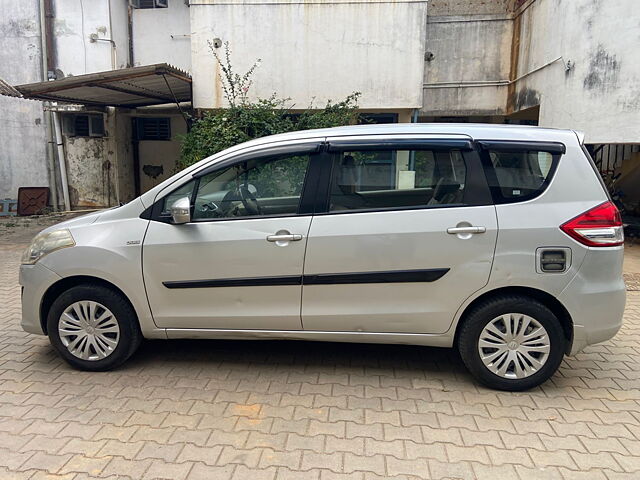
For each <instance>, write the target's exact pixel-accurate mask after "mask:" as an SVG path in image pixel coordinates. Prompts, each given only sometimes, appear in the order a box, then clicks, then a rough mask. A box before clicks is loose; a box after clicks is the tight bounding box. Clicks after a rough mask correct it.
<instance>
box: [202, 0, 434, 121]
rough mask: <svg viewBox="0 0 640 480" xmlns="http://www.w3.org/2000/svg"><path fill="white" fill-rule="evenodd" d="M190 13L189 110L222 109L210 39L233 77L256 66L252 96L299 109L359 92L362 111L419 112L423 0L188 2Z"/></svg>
mask: <svg viewBox="0 0 640 480" xmlns="http://www.w3.org/2000/svg"><path fill="white" fill-rule="evenodd" d="M190 8H191V30H192V37H191V45H192V62H193V80H194V106H195V107H196V108H215V107H222V106H224V103H223V95H222V89H221V86H220V80H219V78H218V68H217V65H216V62H215V61H214V58H213V56H212V54H211V51H210V50H209V46H208V44H207V41H209V40H213V39H214V38H220V39H221V40H222V41H223V42H227V41H228V42H229V43H230V45H231V50H232V52H233V54H232V62H233V67H234V69H235V70H236V71H237V72H239V73H244V72H245V71H247V70H248V69H249V67H250V66H251V65H252V64H253V63H254V62H255V61H256V60H257V59H258V58H260V59H261V60H262V62H261V64H260V66H259V67H258V69H257V70H256V72H255V76H254V77H253V79H254V84H253V87H252V91H251V92H250V93H251V95H252V96H253V97H269V96H271V95H272V94H273V93H274V92H276V93H277V94H278V95H279V96H280V97H288V98H291V103H292V104H294V105H296V106H297V107H298V108H306V107H308V106H309V105H310V104H311V103H312V102H313V103H314V104H315V105H324V104H325V103H326V102H327V101H328V100H342V99H344V98H345V97H346V96H347V95H349V94H351V93H353V92H361V93H362V96H361V98H360V100H359V104H360V106H361V107H362V108H374V109H385V108H388V109H409V108H419V107H421V106H422V88H421V85H422V81H423V70H424V42H425V29H426V11H427V3H426V1H424V0H404V1H401V0H386V1H385V0H349V1H347V0H333V1H330V0H328V1H324V2H318V1H310V0H296V1H283V0H262V1H255V0H228V1H225V2H217V1H215V0H191V7H190ZM219 52H220V53H222V54H223V53H224V52H223V49H219Z"/></svg>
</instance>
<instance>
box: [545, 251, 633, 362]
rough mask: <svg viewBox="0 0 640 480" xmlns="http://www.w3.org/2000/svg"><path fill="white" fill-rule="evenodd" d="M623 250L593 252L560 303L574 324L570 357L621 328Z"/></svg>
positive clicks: (588, 255) (562, 295) (623, 304)
mask: <svg viewBox="0 0 640 480" xmlns="http://www.w3.org/2000/svg"><path fill="white" fill-rule="evenodd" d="M622 260H623V249H622V247H612V248H598V249H590V252H589V253H588V254H587V256H586V257H585V260H584V262H583V264H582V265H581V267H580V270H579V271H578V273H577V275H576V276H575V277H574V278H573V280H571V282H569V284H568V285H567V286H566V287H565V289H564V290H563V291H562V293H561V294H560V295H559V297H558V300H560V302H562V304H563V305H564V306H565V307H566V308H567V310H568V311H569V314H570V315H571V318H572V320H573V342H572V344H571V348H570V351H569V355H575V354H576V353H578V352H580V351H581V350H582V349H583V348H584V347H586V346H587V345H592V344H594V343H600V342H604V341H606V340H609V339H610V338H612V337H613V336H614V335H615V334H616V333H618V330H620V327H621V326H622V317H623V314H624V307H625V302H626V287H625V284H624V280H623V278H622Z"/></svg>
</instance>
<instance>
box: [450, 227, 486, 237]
mask: <svg viewBox="0 0 640 480" xmlns="http://www.w3.org/2000/svg"><path fill="white" fill-rule="evenodd" d="M486 231H487V228H486V227H451V228H447V233H450V234H451V235H457V234H459V233H485V232H486Z"/></svg>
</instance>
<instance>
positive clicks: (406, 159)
mask: <svg viewBox="0 0 640 480" xmlns="http://www.w3.org/2000/svg"><path fill="white" fill-rule="evenodd" d="M332 176H333V178H332V182H331V191H330V203H329V211H332V212H336V211H344V210H370V209H393V208H411V207H428V206H434V207H437V206H450V205H460V204H462V203H463V197H464V191H465V183H466V176H467V169H466V166H465V161H464V158H463V155H462V152H460V151H458V150H449V151H431V150H386V151H380V150H373V151H366V150H360V151H346V152H340V153H339V154H338V155H336V158H335V160H334V166H333V175H332Z"/></svg>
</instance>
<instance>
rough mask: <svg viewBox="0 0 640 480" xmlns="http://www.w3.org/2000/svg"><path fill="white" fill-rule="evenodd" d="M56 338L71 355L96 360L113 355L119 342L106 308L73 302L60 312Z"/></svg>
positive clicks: (114, 324)
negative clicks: (58, 337) (57, 337)
mask: <svg viewBox="0 0 640 480" xmlns="http://www.w3.org/2000/svg"><path fill="white" fill-rule="evenodd" d="M58 335H59V336H60V341H61V342H62V344H63V345H64V346H65V347H66V349H67V350H68V351H69V353H71V354H72V355H73V356H75V357H77V358H80V359H82V360H89V361H96V360H102V359H104V358H107V357H108V356H109V355H111V354H112V353H113V352H114V350H115V349H116V347H117V346H118V341H119V340H120V326H119V325H118V321H117V320H116V317H115V316H114V315H113V313H111V311H110V310H109V309H108V308H107V307H105V306H104V305H102V304H100V303H98V302H94V301H92V300H83V301H80V302H75V303H72V304H71V305H69V306H68V307H67V308H66V309H65V310H64V312H62V315H60V319H59V320H58Z"/></svg>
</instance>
